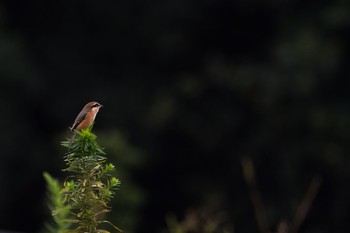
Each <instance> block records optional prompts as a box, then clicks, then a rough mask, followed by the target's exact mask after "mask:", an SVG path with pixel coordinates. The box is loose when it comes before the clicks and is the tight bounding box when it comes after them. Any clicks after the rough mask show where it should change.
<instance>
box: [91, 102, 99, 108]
mask: <svg viewBox="0 0 350 233" xmlns="http://www.w3.org/2000/svg"><path fill="white" fill-rule="evenodd" d="M98 106H100V105H99V104H98V103H95V104H94V105H92V107H93V108H94V107H98Z"/></svg>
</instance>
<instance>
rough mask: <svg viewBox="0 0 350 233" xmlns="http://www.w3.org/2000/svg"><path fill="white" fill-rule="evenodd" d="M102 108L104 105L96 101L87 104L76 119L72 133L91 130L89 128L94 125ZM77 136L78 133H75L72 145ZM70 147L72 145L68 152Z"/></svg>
mask: <svg viewBox="0 0 350 233" xmlns="http://www.w3.org/2000/svg"><path fill="white" fill-rule="evenodd" d="M102 107H103V105H101V104H100V103H98V102H96V101H92V102H89V103H87V104H86V105H85V106H84V108H83V109H82V110H81V111H80V113H79V114H78V116H77V118H75V121H74V123H73V126H72V127H71V128H70V130H71V132H73V130H78V131H79V130H81V129H87V128H89V126H90V125H92V123H94V120H95V118H96V115H97V113H98V111H99V110H100V108H102ZM75 135H76V133H75V132H74V133H73V136H72V138H71V142H70V144H72V140H73V139H74V137H75ZM70 146H71V145H69V148H68V150H69V149H70Z"/></svg>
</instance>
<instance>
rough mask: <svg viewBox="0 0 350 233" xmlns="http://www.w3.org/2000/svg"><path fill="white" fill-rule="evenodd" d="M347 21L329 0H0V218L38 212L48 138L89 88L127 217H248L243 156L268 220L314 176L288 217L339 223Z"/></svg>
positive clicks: (14, 222) (37, 221) (344, 182)
mask: <svg viewBox="0 0 350 233" xmlns="http://www.w3.org/2000/svg"><path fill="white" fill-rule="evenodd" d="M349 27H350V3H348V2H347V1H341V0H336V1H312V0H307V1H293V0H282V1H253V0H249V1H227V0H215V1H213V0H205V1H189V0H170V1H106V0H103V1H91V0H86V1H58V2H57V1H56V2H53V1H52V2H51V1H43V0H34V1H10V0H4V1H2V2H1V3H0V100H1V118H0V120H1V121H0V124H1V134H0V143H1V144H0V145H1V152H0V158H1V162H0V184H1V188H0V190H1V192H0V201H1V203H0V229H8V230H14V231H23V232H28V233H32V232H39V231H42V229H43V226H44V222H50V216H49V211H48V208H47V207H46V199H45V183H44V180H43V178H42V172H43V171H48V172H50V173H51V174H52V175H54V176H55V177H57V178H60V179H61V180H63V179H64V177H65V174H62V172H61V169H63V168H64V166H65V165H64V163H63V159H62V155H63V153H64V152H65V151H64V148H62V147H61V146H60V141H62V140H64V139H65V138H66V136H67V132H68V127H69V126H71V124H72V123H73V121H74V119H75V117H76V115H77V114H78V113H79V111H80V110H81V108H82V107H83V106H84V104H85V103H87V102H89V101H92V100H97V101H99V102H100V103H102V104H103V105H104V106H105V108H103V109H102V110H101V111H100V113H99V115H98V116H97V121H96V124H95V127H94V133H95V134H97V136H98V142H99V144H100V145H101V146H102V147H104V148H105V150H106V152H107V153H108V155H109V160H110V161H111V162H113V163H115V164H116V166H117V173H116V176H117V177H119V178H120V179H121V181H122V186H121V190H120V191H118V193H117V197H116V198H115V200H114V203H113V213H111V214H110V215H109V219H110V220H111V221H112V222H114V223H116V224H117V225H118V226H120V227H121V228H122V229H124V230H125V231H126V232H164V231H165V230H166V229H167V227H168V226H167V225H169V221H170V220H169V219H173V218H177V219H178V221H182V220H183V219H185V218H186V213H188V212H191V211H194V212H196V211H197V212H201V211H202V212H205V213H207V212H209V213H211V215H213V216H219V217H218V218H219V219H220V220H219V222H220V224H221V225H223V228H225V229H231V231H232V229H234V231H235V232H238V233H242V232H258V226H257V224H256V220H255V216H254V209H253V206H252V204H251V200H250V197H249V192H248V189H247V185H246V184H245V182H244V179H243V175H242V167H241V162H240V160H241V158H242V157H251V158H252V159H253V162H254V164H255V167H256V175H257V182H258V184H257V185H258V187H259V190H260V191H261V195H262V199H263V202H264V204H265V207H266V211H267V218H268V219H269V224H270V227H271V228H272V229H275V227H276V226H277V225H278V223H279V222H280V221H282V220H285V219H287V220H288V219H292V218H293V216H294V214H295V212H296V209H297V207H298V205H299V204H300V202H301V200H302V198H303V196H304V195H305V192H306V190H307V188H308V186H309V184H310V182H311V180H312V177H314V175H319V176H320V177H322V185H321V188H320V190H319V192H318V194H317V196H316V199H315V201H314V203H313V205H312V207H311V209H310V212H309V213H308V215H307V217H306V219H305V221H304V223H303V225H302V227H301V232H320V233H323V232H338V233H341V232H347V228H348V222H349V220H350V215H349V206H350V199H349V196H350V188H349V185H348V182H349V179H350V169H349V166H350V159H349V156H348V154H349V140H350V135H349V131H350V108H349V99H350V94H349V91H348V89H349V85H350V83H349V79H348V77H349V72H350V70H349V65H348V61H349V54H350V53H349V39H350V33H349V32H350V30H349V29H350V28H349ZM169 216H170V217H169ZM167 219H168V224H167V223H166V222H167Z"/></svg>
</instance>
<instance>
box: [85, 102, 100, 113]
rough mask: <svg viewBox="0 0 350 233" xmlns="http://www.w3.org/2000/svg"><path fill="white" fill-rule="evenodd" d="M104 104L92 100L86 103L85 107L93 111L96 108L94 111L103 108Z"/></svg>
mask: <svg viewBox="0 0 350 233" xmlns="http://www.w3.org/2000/svg"><path fill="white" fill-rule="evenodd" d="M102 107H103V105H102V104H100V103H98V102H96V101H92V102H89V103H87V104H86V105H85V107H84V109H85V110H87V111H91V110H94V111H98V110H99V109H100V108H102Z"/></svg>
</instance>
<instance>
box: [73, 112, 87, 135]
mask: <svg viewBox="0 0 350 233" xmlns="http://www.w3.org/2000/svg"><path fill="white" fill-rule="evenodd" d="M87 113H88V112H80V113H79V115H78V116H77V118H75V121H74V123H73V126H72V127H71V128H70V129H71V131H73V130H74V129H75V128H76V127H77V126H78V125H79V124H80V123H81V122H82V121H83V120H84V119H85V117H86V114H87Z"/></svg>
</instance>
